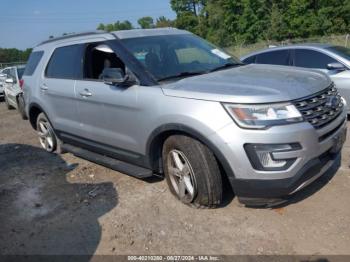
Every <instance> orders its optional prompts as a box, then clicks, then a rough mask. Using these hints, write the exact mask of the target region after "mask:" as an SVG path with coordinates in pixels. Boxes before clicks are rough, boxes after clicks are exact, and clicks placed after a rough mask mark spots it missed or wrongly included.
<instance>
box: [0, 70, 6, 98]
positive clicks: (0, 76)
mask: <svg viewBox="0 0 350 262" xmlns="http://www.w3.org/2000/svg"><path fill="white" fill-rule="evenodd" d="M2 71H3V70H0V98H2V97H4V83H5V80H6V75H5V74H4V73H3V72H2Z"/></svg>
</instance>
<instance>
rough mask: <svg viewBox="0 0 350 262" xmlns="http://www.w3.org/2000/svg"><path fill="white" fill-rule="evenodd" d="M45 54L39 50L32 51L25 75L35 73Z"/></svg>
mask: <svg viewBox="0 0 350 262" xmlns="http://www.w3.org/2000/svg"><path fill="white" fill-rule="evenodd" d="M43 55H44V52H43V51H37V52H33V53H31V54H30V57H29V60H28V63H27V65H26V69H25V71H24V74H23V75H25V76H31V75H33V74H34V71H35V69H36V67H37V66H38V64H39V62H40V60H41V58H42V57H43Z"/></svg>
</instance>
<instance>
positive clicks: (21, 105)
mask: <svg viewBox="0 0 350 262" xmlns="http://www.w3.org/2000/svg"><path fill="white" fill-rule="evenodd" d="M17 105H18V106H17V107H18V112H19V114H20V115H21V117H22V119H23V120H27V119H28V117H27V114H26V112H25V103H24V98H23V95H19V96H18V98H17Z"/></svg>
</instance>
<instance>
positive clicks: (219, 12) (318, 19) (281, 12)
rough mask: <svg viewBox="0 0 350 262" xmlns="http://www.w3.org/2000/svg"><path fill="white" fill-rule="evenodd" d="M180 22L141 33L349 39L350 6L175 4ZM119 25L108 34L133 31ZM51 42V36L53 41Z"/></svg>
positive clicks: (3, 58) (163, 22)
mask: <svg viewBox="0 0 350 262" xmlns="http://www.w3.org/2000/svg"><path fill="white" fill-rule="evenodd" d="M170 5H171V8H172V9H173V10H174V12H175V13H176V18H175V19H174V20H170V19H168V18H166V17H164V16H161V17H158V18H156V19H154V18H152V17H150V16H146V17H141V18H140V19H139V20H138V26H139V27H140V28H156V27H158V28H159V27H177V28H180V29H185V30H189V31H191V32H193V33H195V34H197V35H200V36H201V37H203V38H206V39H208V40H209V41H211V42H214V43H216V44H218V45H220V46H223V47H227V46H230V45H237V44H240V45H242V44H251V43H255V42H258V41H274V40H276V41H281V40H287V39H291V38H308V37H314V36H324V35H332V34H346V33H350V0H170ZM133 28H134V26H133V24H132V23H131V22H130V21H128V20H126V21H116V22H115V23H111V24H100V25H98V27H97V29H100V30H106V31H116V30H128V29H133ZM50 38H52V36H50ZM30 52H31V49H27V50H24V51H22V50H17V49H14V48H10V49H3V48H2V49H0V63H7V62H13V61H26V60H27V59H28V56H29V54H30Z"/></svg>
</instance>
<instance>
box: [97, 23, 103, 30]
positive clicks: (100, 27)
mask: <svg viewBox="0 0 350 262" xmlns="http://www.w3.org/2000/svg"><path fill="white" fill-rule="evenodd" d="M97 30H105V25H104V24H102V23H100V24H99V25H98V27H97Z"/></svg>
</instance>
